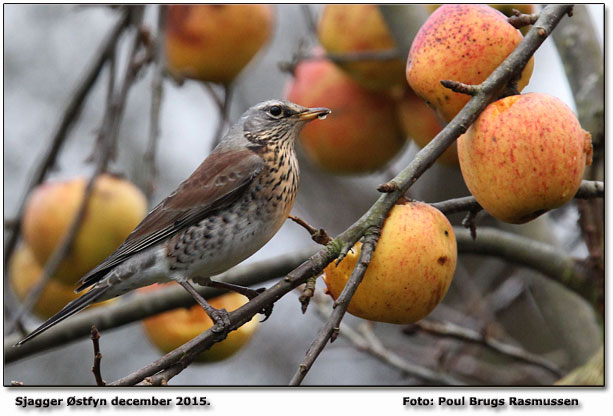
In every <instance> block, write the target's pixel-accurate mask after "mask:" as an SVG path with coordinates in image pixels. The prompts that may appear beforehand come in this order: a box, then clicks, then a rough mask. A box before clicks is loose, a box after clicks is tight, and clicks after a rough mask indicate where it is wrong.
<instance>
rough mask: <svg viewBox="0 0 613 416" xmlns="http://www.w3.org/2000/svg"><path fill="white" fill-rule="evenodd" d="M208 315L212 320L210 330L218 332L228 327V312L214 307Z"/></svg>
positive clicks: (224, 330)
mask: <svg viewBox="0 0 613 416" xmlns="http://www.w3.org/2000/svg"><path fill="white" fill-rule="evenodd" d="M209 317H210V318H211V319H212V320H213V323H214V325H213V328H211V331H212V332H215V333H216V334H218V333H220V332H226V331H227V330H228V328H230V325H231V323H230V314H229V313H228V311H227V310H225V309H223V308H222V309H215V310H213V311H211V313H210V314H209Z"/></svg>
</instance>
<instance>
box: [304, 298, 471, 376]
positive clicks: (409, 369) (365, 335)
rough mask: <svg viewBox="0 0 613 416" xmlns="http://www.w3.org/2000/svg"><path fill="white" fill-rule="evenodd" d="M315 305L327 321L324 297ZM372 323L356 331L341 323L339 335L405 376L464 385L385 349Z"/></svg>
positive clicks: (319, 314)
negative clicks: (371, 325)
mask: <svg viewBox="0 0 613 416" xmlns="http://www.w3.org/2000/svg"><path fill="white" fill-rule="evenodd" d="M315 305H316V308H315V311H316V312H317V315H318V316H319V317H321V318H322V319H327V318H328V316H329V314H330V311H329V308H327V307H326V305H325V302H324V300H323V299H322V296H316V298H315ZM370 323H371V322H364V324H363V325H361V330H360V331H356V330H355V329H353V328H352V327H351V326H350V325H348V324H346V323H344V322H341V324H340V331H339V335H340V336H341V337H345V338H347V339H348V340H349V341H351V343H352V344H353V345H355V346H356V348H358V349H359V350H360V351H363V352H365V353H367V354H370V355H371V356H373V357H374V358H376V359H378V360H379V361H381V362H383V363H385V364H387V365H389V366H390V367H392V368H394V369H396V370H398V371H400V372H402V373H403V374H407V375H411V376H414V377H418V378H420V379H422V380H425V381H427V382H431V383H438V384H443V385H461V384H464V383H462V382H461V381H459V380H457V379H455V378H454V377H452V376H450V375H447V374H441V373H438V372H435V371H432V370H430V369H429V368H427V367H424V366H421V365H418V364H413V363H411V362H409V361H407V360H405V359H404V358H403V357H401V356H399V355H398V354H395V353H394V352H392V351H390V350H389V349H387V348H385V346H384V345H383V343H382V342H381V341H380V340H379V339H377V337H376V336H375V334H374V331H373V330H372V328H371V327H370V326H366V325H365V324H370Z"/></svg>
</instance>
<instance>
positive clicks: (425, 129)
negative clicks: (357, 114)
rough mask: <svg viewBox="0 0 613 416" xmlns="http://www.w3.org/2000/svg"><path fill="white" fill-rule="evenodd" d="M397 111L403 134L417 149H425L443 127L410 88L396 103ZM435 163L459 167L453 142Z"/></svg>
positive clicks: (432, 111)
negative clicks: (411, 140)
mask: <svg viewBox="0 0 613 416" xmlns="http://www.w3.org/2000/svg"><path fill="white" fill-rule="evenodd" d="M397 110H398V116H399V118H400V123H401V124H402V128H403V130H404V132H405V134H406V135H407V136H409V137H410V138H411V139H413V141H414V142H415V143H416V144H417V145H418V146H419V147H425V146H426V145H427V144H428V143H430V141H431V140H432V139H434V137H435V136H436V135H437V134H438V133H439V132H440V131H441V130H442V129H443V127H444V126H443V123H441V122H440V120H439V119H438V117H437V115H436V112H435V111H434V110H432V109H431V108H430V107H428V105H427V104H426V102H425V101H424V100H422V99H421V98H420V97H418V96H417V95H416V94H415V93H414V92H413V91H412V90H411V89H410V88H407V90H406V91H405V93H404V96H403V97H402V99H401V100H400V101H398V107H397ZM437 162H441V163H443V164H445V165H448V166H454V167H457V166H459V163H460V162H459V161H458V150H457V145H456V143H455V142H454V143H453V144H452V145H451V146H449V148H448V149H447V150H445V152H444V153H443V154H442V155H441V156H440V157H439V158H438V159H437Z"/></svg>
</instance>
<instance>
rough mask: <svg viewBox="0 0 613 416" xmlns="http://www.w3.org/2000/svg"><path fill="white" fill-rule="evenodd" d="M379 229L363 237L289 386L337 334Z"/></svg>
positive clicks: (295, 382) (371, 251)
mask: <svg viewBox="0 0 613 416" xmlns="http://www.w3.org/2000/svg"><path fill="white" fill-rule="evenodd" d="M379 235H380V230H379V229H372V230H371V231H370V232H369V234H368V235H366V236H365V237H364V243H363V244H362V250H361V251H360V257H359V259H358V264H357V265H356V267H355V269H354V270H353V272H352V273H351V276H350V277H349V280H348V281H347V284H346V285H345V287H344V288H343V291H342V292H341V294H340V296H339V297H338V299H337V300H336V301H335V302H334V311H333V312H332V314H331V315H330V317H329V318H328V321H327V322H326V324H325V325H324V327H323V328H322V329H321V330H320V331H319V334H318V335H317V337H316V338H315V340H314V341H313V344H311V347H310V348H309V350H308V351H307V353H306V356H305V357H304V360H302V363H300V366H299V367H298V370H297V371H296V374H294V377H292V379H291V381H290V383H289V384H290V385H291V386H297V385H300V383H302V380H304V377H305V376H306V374H307V373H308V371H309V370H310V369H311V366H312V365H313V363H314V362H315V360H316V359H317V357H318V356H319V354H320V353H321V351H322V350H323V349H324V347H325V346H326V344H327V342H328V340H330V342H334V340H335V339H336V337H337V336H338V331H339V326H340V323H341V320H342V319H343V316H344V315H345V312H346V311H347V308H348V307H349V302H350V301H351V297H352V296H353V294H354V293H355V291H356V290H357V289H358V285H359V284H360V282H361V281H362V278H363V277H364V274H365V273H366V268H367V267H368V265H369V264H370V259H371V258H372V255H373V252H374V249H375V245H376V244H377V240H378V239H379Z"/></svg>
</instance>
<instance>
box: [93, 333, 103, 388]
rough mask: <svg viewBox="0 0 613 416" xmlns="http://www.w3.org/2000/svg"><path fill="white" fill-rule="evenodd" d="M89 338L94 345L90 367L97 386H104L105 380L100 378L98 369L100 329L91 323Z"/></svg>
mask: <svg viewBox="0 0 613 416" xmlns="http://www.w3.org/2000/svg"><path fill="white" fill-rule="evenodd" d="M91 340H92V344H93V345H94V365H93V367H92V373H94V378H95V379H96V385H97V386H106V381H105V380H104V379H103V378H102V372H101V370H100V363H101V361H102V353H101V352H100V331H98V329H97V328H96V326H95V325H92V330H91Z"/></svg>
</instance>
